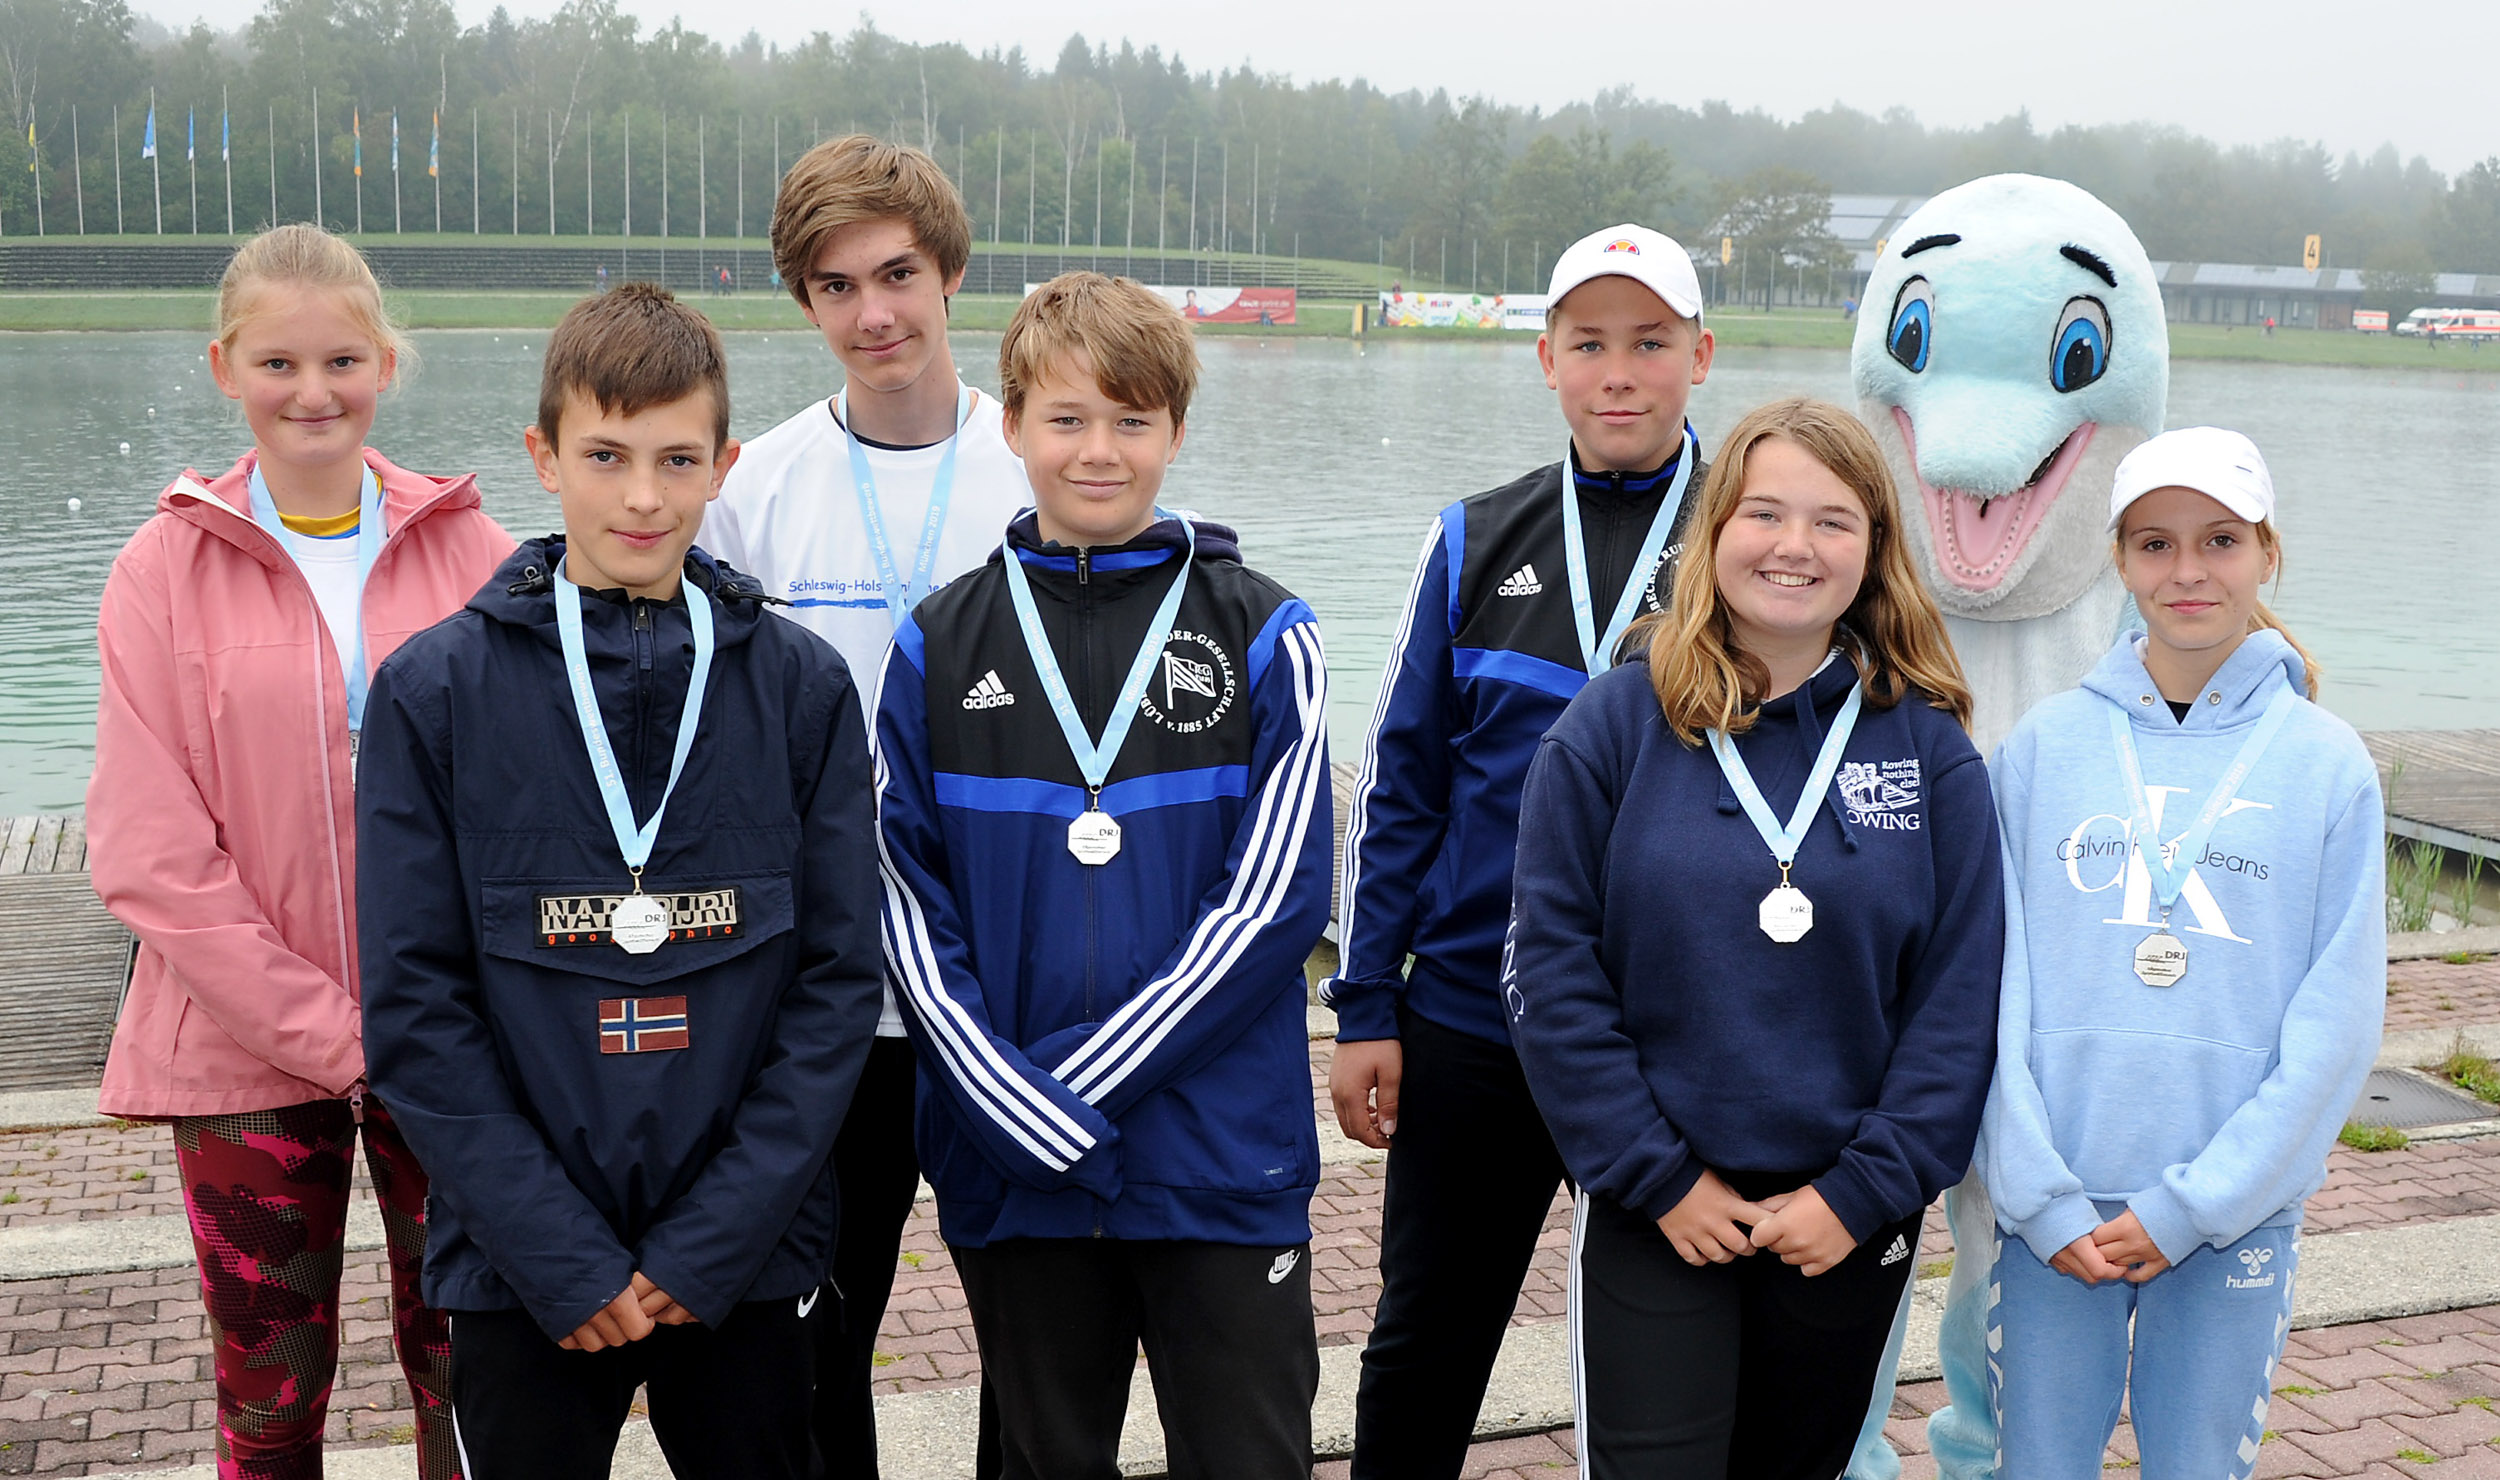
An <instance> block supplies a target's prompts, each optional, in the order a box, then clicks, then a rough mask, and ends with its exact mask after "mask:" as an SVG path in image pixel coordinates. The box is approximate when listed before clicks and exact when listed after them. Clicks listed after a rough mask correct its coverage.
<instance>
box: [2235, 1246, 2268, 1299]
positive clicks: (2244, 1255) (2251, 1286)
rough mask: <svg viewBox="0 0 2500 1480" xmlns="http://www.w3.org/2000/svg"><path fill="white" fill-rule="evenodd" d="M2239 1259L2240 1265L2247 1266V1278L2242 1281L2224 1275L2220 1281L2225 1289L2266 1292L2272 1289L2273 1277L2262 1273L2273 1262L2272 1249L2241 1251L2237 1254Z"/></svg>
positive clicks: (2236, 1277)
mask: <svg viewBox="0 0 2500 1480" xmlns="http://www.w3.org/2000/svg"><path fill="white" fill-rule="evenodd" d="M2239 1258H2240V1263H2241V1264H2243V1265H2245V1266H2247V1269H2248V1277H2247V1278H2246V1279H2242V1278H2240V1277H2239V1276H2238V1275H2235V1274H2234V1275H2225V1276H2224V1277H2223V1281H2222V1283H2223V1285H2224V1286H2225V1287H2227V1288H2229V1289H2233V1290H2266V1289H2271V1288H2273V1286H2274V1276H2273V1275H2272V1274H2271V1273H2266V1272H2263V1271H2265V1268H2266V1266H2267V1265H2269V1264H2272V1263H2273V1262H2274V1251H2273V1250H2272V1249H2267V1248H2254V1249H2242V1250H2240V1252H2239Z"/></svg>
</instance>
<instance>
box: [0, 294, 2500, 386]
mask: <svg viewBox="0 0 2500 1480" xmlns="http://www.w3.org/2000/svg"><path fill="white" fill-rule="evenodd" d="M213 301H214V295H213V294H211V293H209V292H207V291H205V290H202V291H166V292H128V293H40V292H38V293H5V292H0V331H4V330H17V331H39V330H87V329H107V330H111V329H124V330H128V329H176V330H191V331H195V332H198V333H203V334H205V333H207V332H208V327H209V319H210V312H211V308H212V305H213ZM576 301H578V298H577V295H575V294H571V293H548V292H511V293H453V292H407V293H393V294H391V295H390V302H391V306H392V309H393V311H394V312H395V313H396V314H397V315H398V316H399V319H400V321H401V323H403V324H405V325H406V326H407V327H409V328H411V329H545V328H549V327H552V326H553V325H554V323H555V321H556V320H557V319H558V318H560V317H562V316H563V314H564V311H565V310H566V309H567V308H569V307H571V306H572V305H573V304H574V303H575V302H576ZM694 302H695V303H696V305H697V306H698V307H700V308H701V309H702V310H703V311H704V312H705V313H707V314H709V315H710V316H711V317H712V321H713V322H714V323H717V324H719V325H720V326H721V327H722V328H723V329H794V328H798V327H800V326H801V324H802V323H803V322H804V321H803V320H802V319H800V317H799V315H798V310H797V308H796V307H795V306H794V305H793V304H792V303H791V302H790V300H789V299H788V298H787V297H784V296H782V295H779V294H772V293H752V292H750V293H739V294H735V295H733V296H731V297H728V298H714V297H708V296H705V297H698V298H696V299H695V300H694ZM1015 306H1016V300H1015V299H1013V298H1010V297H1007V296H1005V295H1003V294H1002V295H992V296H976V295H973V294H964V295H963V296H961V297H958V298H957V299H956V300H955V312H954V323H955V327H956V328H959V329H972V330H989V331H992V332H995V331H997V330H1000V329H1004V328H1006V327H1007V320H1008V317H1009V315H1011V314H1013V313H1014V312H1015ZM1353 307H1354V305H1353V304H1352V303H1351V302H1341V301H1333V300H1325V299H1305V300H1303V302H1302V304H1301V315H1300V317H1301V319H1302V322H1301V323H1299V324H1296V325H1291V326H1284V325H1259V324H1201V325H1200V326H1199V332H1200V333H1202V334H1213V335H1250V336H1253V337H1258V338H1288V337H1302V338H1307V337H1331V338H1334V337H1343V336H1345V335H1346V334H1348V333H1349V332H1350V330H1351V327H1352V325H1351V320H1352V310H1353ZM1710 327H1711V330H1712V332H1713V333H1714V334H1716V335H1717V336H1718V341H1719V344H1720V345H1721V346H1722V347H1723V348H1789V349H1832V350H1845V349H1847V348H1848V347H1849V343H1850V339H1851V336H1852V335H1853V334H1854V332H1855V327H1854V326H1853V325H1852V324H1850V323H1848V322H1847V321H1845V320H1843V319H1842V318H1841V317H1840V315H1839V314H1838V313H1835V312H1832V311H1830V310H1828V309H1782V310H1779V311H1777V312H1774V313H1767V314H1766V313H1759V312H1752V311H1748V310H1745V309H1722V310H1720V311H1719V312H1718V313H1716V314H1713V315H1712V316H1711V318H1710ZM1372 333H1373V334H1374V335H1375V336H1378V337H1380V338H1383V339H1481V338H1483V337H1485V334H1484V331H1481V330H1473V329H1382V328H1379V327H1377V326H1375V327H1374V328H1373V330H1372ZM1515 337H1520V338H1524V337H1525V336H1515ZM2170 353H2171V356H2172V358H2174V359H2181V360H2256V361H2270V362H2273V363H2277V364H2287V365H2346V366H2353V367H2357V368H2363V369H2417V370H2443V371H2459V372H2461V371H2474V370H2490V371H2500V348H2492V349H2482V348H2478V347H2475V346H2473V345H2465V344H2448V345H2436V344H2432V343H2428V342H2426V341H2423V340H2418V339H2399V338H2396V337H2395V336H2393V335H2386V334H2354V333H2350V332H2320V331H2316V330H2309V329H2284V330H2280V331H2278V332H2277V333H2276V334H2275V335H2274V337H2273V338H2271V339H2269V338H2267V337H2266V336H2265V334H2264V333H2263V332H2262V331H2260V330H2256V329H2250V328H2231V327H2225V326H2223V325H2219V324H2173V325H2171V326H2170Z"/></svg>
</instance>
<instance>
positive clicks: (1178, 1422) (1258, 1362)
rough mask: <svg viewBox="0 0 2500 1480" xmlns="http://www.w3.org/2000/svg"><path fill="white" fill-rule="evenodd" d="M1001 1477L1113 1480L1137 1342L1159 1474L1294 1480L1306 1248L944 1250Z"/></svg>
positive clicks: (1304, 1401)
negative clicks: (1154, 1416)
mask: <svg viewBox="0 0 2500 1480" xmlns="http://www.w3.org/2000/svg"><path fill="white" fill-rule="evenodd" d="M953 1252H954V1256H955V1267H956V1268H957V1269H958V1270H960V1271H961V1272H962V1274H963V1280H964V1299H965V1303H966V1304H968V1305H969V1306H970V1307H971V1311H972V1326H973V1331H974V1332H975V1334H976V1335H978V1336H979V1338H980V1342H981V1372H982V1376H983V1379H984V1380H985V1381H986V1382H987V1384H988V1391H989V1394H990V1396H991V1397H992V1398H994V1399H995V1400H996V1401H997V1406H998V1419H999V1430H1000V1436H1001V1439H1002V1441H1003V1443H1002V1446H1001V1447H1002V1449H1003V1450H1004V1459H1005V1466H1006V1468H1005V1473H1006V1476H1007V1480H1118V1476H1119V1473H1120V1468H1119V1450H1120V1424H1121V1421H1122V1420H1123V1419H1124V1418H1125V1417H1126V1416H1127V1413H1128V1394H1129V1380H1130V1378H1131V1377H1133V1376H1134V1375H1135V1373H1136V1370H1137V1350H1138V1346H1139V1344H1140V1343H1141V1342H1142V1343H1143V1344H1144V1346H1145V1350H1146V1370H1147V1373H1148V1375H1149V1376H1150V1377H1151V1378H1152V1379H1153V1381H1154V1391H1155V1407H1156V1409H1157V1410H1158V1412H1159V1413H1160V1415H1161V1417H1162V1420H1163V1437H1164V1446H1165V1450H1166V1452H1167V1455H1168V1461H1169V1465H1170V1473H1171V1474H1172V1476H1173V1480H1308V1477H1309V1475H1310V1473H1311V1400H1312V1398H1313V1397H1315V1396H1316V1395H1317V1394H1318V1392H1319V1339H1318V1335H1317V1331H1316V1328H1315V1326H1314V1324H1313V1322H1312V1319H1311V1250H1310V1245H1308V1244H1292V1245H1260V1246H1250V1245H1240V1244H1210V1243H1195V1242H1179V1241H1175V1242H1162V1241H1145V1240H1124V1239H1007V1240H1003V1241H1001V1242H999V1243H995V1244H992V1245H990V1246H989V1247H987V1248H983V1249H966V1248H957V1249H955V1250H954V1251H953Z"/></svg>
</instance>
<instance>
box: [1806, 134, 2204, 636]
mask: <svg viewBox="0 0 2500 1480" xmlns="http://www.w3.org/2000/svg"><path fill="white" fill-rule="evenodd" d="M1865 301H1866V309H1865V312H1864V313H1863V314H1862V315H1861V316H1860V317H1859V320H1858V331H1857V341H1856V343H1855V345H1854V347H1853V348H1852V351H1851V364H1850V368H1851V372H1852V374H1853V376H1854V378H1855V380H1856V383H1857V391H1858V399H1859V403H1860V409H1861V411H1862V412H1863V414H1864V416H1865V418H1866V422H1867V425H1868V426H1869V427H1871V428H1872V429H1873V430H1874V432H1875V435H1876V439H1877V440H1878V441H1879V442H1880V443H1882V444H1883V446H1884V450H1885V454H1886V456H1887V457H1889V458H1890V459H1891V462H1892V470H1893V476H1894V477H1895V478H1896V479H1898V480H1899V481H1900V484H1901V489H1902V493H1903V496H1904V501H1905V502H1906V501H1908V495H1909V492H1910V490H1911V489H1913V488H1915V489H1916V490H1917V491H1918V499H1917V502H1918V505H1919V508H1920V510H1921V512H1922V513H1923V515H1924V516H1925V517H1924V518H1912V519H1910V520H1909V521H1908V523H1909V526H1910V529H1911V532H1912V538H1911V543H1912V546H1913V547H1914V549H1915V550H1916V552H1917V557H1918V562H1919V568H1920V572H1921V574H1923V575H1924V576H1925V577H1926V578H1927V581H1928V584H1929V585H1930V586H1931V587H1932V588H1933V589H1934V591H1935V593H1936V600H1937V603H1938V604H1939V605H1940V606H1942V607H1943V608H1944V610H1945V612H1946V614H1947V615H1949V616H1955V617H1963V618H1969V619H1975V620H1979V621H1998V622H2011V621H2024V620H2028V619H2030V618H2034V617H2041V616H2046V615H2048V614H2049V613H2052V612H2056V611H2060V610H2063V609H2064V608H2065V607H2067V606H2068V605H2069V604H2071V603H2072V602H2074V601H2075V600H2076V599H2077V598H2078V597H2080V596H2081V595H2083V593H2084V592H2085V591H2086V590H2087V589H2089V588H2090V587H2091V586H2092V585H2093V583H2094V582H2095V581H2098V580H2102V579H2106V578H2107V577H2108V574H2109V570H2110V561H2109V537H2108V534H2107V533H2106V531H2105V529H2104V525H2105V523H2106V521H2107V519H2108V514H2109V486H2110V476H2111V474H2112V473H2113V472H2114V471H2115V470H2116V468H2117V466H2118V460H2119V459H2120V458H2121V457H2124V456H2125V455H2126V454H2127V452H2128V450H2129V449H2131V448H2133V447H2134V446H2135V445H2136V444H2137V443H2139V442H2142V441H2143V440H2144V439H2145V438H2147V437H2150V436H2152V435H2153V434H2154V433H2156V432H2158V431H2160V430H2161V423H2162V408H2163V405H2164V403H2165V402H2166V401H2167V400H2168V398H2169V393H2170V333H2169V329H2168V328H2167V326H2166V325H2165V324H2164V323H2163V319H2162V303H2161V289H2160V287H2159V286H2158V285H2157V284H2156V283H2155V281H2154V279H2153V266H2152V263H2151V262H2149V261H2148V260H2146V258H2145V255H2144V247H2143V245H2142V244H2141V243H2139V242H2138V241H2137V240H2136V239H2135V233H2134V232H2132V231H2129V230H2128V229H2127V223H2126V222H2124V221H2122V220H2120V219H2119V218H2118V215H2117V213H2116V212H2114V211H2112V210H2110V208H2109V207H2107V206H2105V205H2103V204H2101V203H2100V201H2099V200H2097V199H2095V198H2094V197H2093V196H2092V195H2091V194H2090V193H2089V192H2088V191H2084V190H2081V189H2078V188H2077V187H2075V186H2073V185H2069V184H2067V183H2066V182H2064V181H2063V180H2045V179H2042V178H2040V177H2039V176H2036V175H1990V176H1988V177H1986V178H1985V179H1979V180H1973V181H1971V182H1970V183H1969V184H1967V185H1959V186H1956V187H1954V188H1953V189H1951V190H1948V191H1946V192H1944V193H1943V194H1942V195H1939V196H1936V197H1935V198H1934V199H1932V200H1930V201H1928V202H1927V203H1926V204H1925V205H1923V206H1921V207H1919V209H1918V210H1917V211H1916V212H1915V213H1913V214H1912V215H1911V217H1910V218H1909V219H1908V220H1907V221H1905V222H1903V223H1902V224H1901V227H1900V229H1899V231H1898V232H1897V233H1896V234H1895V235H1894V236H1893V237H1892V238H1891V241H1890V243H1889V244H1888V245H1887V247H1886V249H1885V252H1884V255H1883V258H1882V260H1881V261H1879V262H1877V263H1876V264H1875V271H1874V275H1873V276H1872V277H1871V278H1870V279H1869V280H1868V283H1867V289H1866V300H1865Z"/></svg>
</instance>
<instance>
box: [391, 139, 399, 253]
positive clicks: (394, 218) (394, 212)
mask: <svg viewBox="0 0 2500 1480" xmlns="http://www.w3.org/2000/svg"><path fill="white" fill-rule="evenodd" d="M399 231H400V215H399V110H398V109H397V108H393V109H392V110H391V235H393V236H397V235H399Z"/></svg>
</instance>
